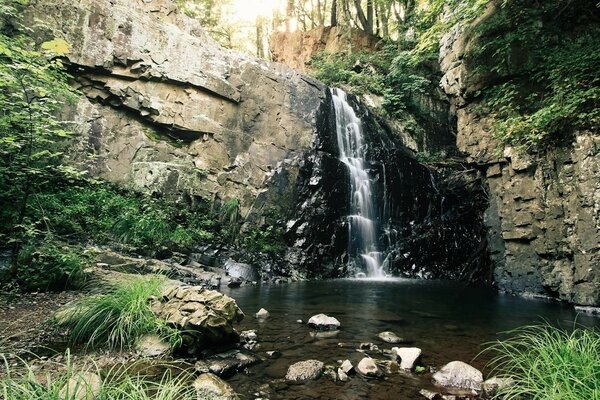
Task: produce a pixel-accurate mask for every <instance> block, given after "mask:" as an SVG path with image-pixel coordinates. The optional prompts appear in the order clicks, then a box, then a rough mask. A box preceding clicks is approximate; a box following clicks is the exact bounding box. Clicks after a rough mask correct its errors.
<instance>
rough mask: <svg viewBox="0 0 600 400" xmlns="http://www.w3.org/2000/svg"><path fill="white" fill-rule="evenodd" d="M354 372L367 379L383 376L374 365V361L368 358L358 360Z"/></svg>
mask: <svg viewBox="0 0 600 400" xmlns="http://www.w3.org/2000/svg"><path fill="white" fill-rule="evenodd" d="M356 371H357V372H358V373H359V374H361V375H363V376H366V377H368V378H378V377H380V376H381V375H383V373H382V372H381V370H380V369H379V367H378V366H377V364H375V361H374V360H373V359H372V358H369V357H365V358H363V359H362V360H360V362H359V363H358V365H357V366H356Z"/></svg>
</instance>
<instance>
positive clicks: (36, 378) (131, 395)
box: [0, 353, 197, 400]
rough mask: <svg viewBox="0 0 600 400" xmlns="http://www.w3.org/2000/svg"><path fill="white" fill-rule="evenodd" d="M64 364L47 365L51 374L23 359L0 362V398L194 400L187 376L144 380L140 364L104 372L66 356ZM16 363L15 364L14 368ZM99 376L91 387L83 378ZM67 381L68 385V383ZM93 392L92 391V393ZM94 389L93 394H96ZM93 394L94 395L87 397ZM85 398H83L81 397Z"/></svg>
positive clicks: (68, 355)
mask: <svg viewBox="0 0 600 400" xmlns="http://www.w3.org/2000/svg"><path fill="white" fill-rule="evenodd" d="M65 358H66V360H67V361H66V363H65V364H59V363H51V364H50V365H49V368H48V369H49V370H50V371H51V372H47V373H45V374H44V373H43V372H41V371H39V368H36V367H37V366H35V365H29V364H28V363H27V362H25V361H24V360H20V362H17V363H12V362H11V363H9V362H8V360H6V358H3V361H4V365H3V367H4V370H5V371H4V376H3V378H1V379H0V398H2V399H3V400H79V399H81V398H82V395H83V394H84V393H89V394H90V396H89V397H90V398H91V397H93V398H94V399H95V400H195V399H196V398H197V397H196V393H195V390H194V389H193V387H192V386H191V385H190V384H189V380H190V377H189V376H187V374H184V373H179V374H174V373H173V372H169V371H167V372H165V373H163V374H162V375H161V376H158V377H154V378H152V377H150V376H148V377H146V376H144V375H142V374H141V373H140V370H141V371H142V372H143V368H144V367H143V365H141V364H140V363H133V364H131V365H129V366H128V367H121V366H115V367H113V368H111V369H110V370H108V371H107V372H103V371H100V370H99V368H98V366H96V365H92V366H90V367H82V366H75V365H74V364H73V362H72V360H71V356H70V354H69V353H67V355H66V356H65ZM15 364H16V365H15ZM90 374H93V375H96V376H102V380H101V383H100V385H99V387H97V388H94V387H93V386H92V383H91V382H89V381H88V380H87V379H86V377H88V376H89V375H90ZM69 382H71V386H69V385H68V383H69ZM94 389H95V390H94ZM96 390H97V391H96ZM92 393H94V394H95V395H94V396H91V394H92ZM83 397H86V398H87V396H83Z"/></svg>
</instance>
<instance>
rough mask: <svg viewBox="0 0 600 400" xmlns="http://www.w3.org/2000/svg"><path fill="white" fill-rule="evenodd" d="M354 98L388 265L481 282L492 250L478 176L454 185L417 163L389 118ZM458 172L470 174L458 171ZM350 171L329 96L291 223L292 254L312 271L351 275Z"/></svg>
mask: <svg viewBox="0 0 600 400" xmlns="http://www.w3.org/2000/svg"><path fill="white" fill-rule="evenodd" d="M348 99H349V101H350V102H351V104H352V106H353V108H354V109H355V111H356V112H357V116H358V117H360V118H361V120H362V124H363V134H364V139H365V142H366V145H367V154H366V156H367V163H368V170H369V174H370V176H371V177H372V178H373V182H372V190H373V196H374V199H373V202H374V203H375V204H378V212H379V215H378V216H377V221H376V225H377V230H378V235H379V245H380V248H379V250H380V251H383V252H384V253H386V254H390V256H389V258H388V265H387V267H386V271H387V272H389V273H392V274H394V275H404V276H411V277H425V278H427V277H431V278H457V279H463V278H464V279H473V280H483V276H484V275H485V272H486V271H485V268H486V267H487V264H488V263H487V254H485V252H483V251H481V249H485V245H484V243H485V239H484V234H483V229H482V227H483V224H482V222H483V221H482V209H483V205H482V204H480V203H482V202H483V201H485V200H482V201H481V202H479V201H474V202H466V201H465V200H464V197H465V196H471V195H473V197H476V198H479V197H477V196H480V197H481V198H483V190H482V188H481V187H480V186H478V181H477V176H476V174H475V177H474V178H473V179H471V180H470V181H468V182H467V183H466V184H462V183H461V184H460V185H456V186H450V185H445V184H443V183H441V181H442V179H441V178H442V176H441V174H439V173H438V172H436V171H431V170H429V169H428V168H426V167H424V166H423V165H420V164H419V163H418V162H417V161H416V160H415V159H414V157H413V156H412V154H411V153H410V152H409V151H408V150H407V149H406V148H405V147H404V146H403V145H402V140H401V138H400V137H398V136H396V135H395V134H394V133H393V132H392V130H391V129H390V128H389V126H388V125H387V123H386V122H385V121H384V120H382V119H381V118H379V117H378V116H376V115H375V114H373V113H372V112H371V111H370V110H369V109H368V108H367V107H365V106H364V105H363V104H362V103H360V102H359V101H358V100H357V98H356V97H354V96H351V95H349V96H348ZM461 175H465V174H463V173H462V172H461ZM349 179H350V178H349V176H348V170H347V167H346V166H345V165H344V164H343V163H342V162H341V161H340V160H339V150H338V148H337V139H336V126H335V113H334V109H333V105H332V104H331V96H330V95H329V93H328V94H327V98H326V100H325V102H324V103H323V105H322V106H321V108H320V110H319V112H318V114H317V137H316V138H315V143H314V146H313V150H312V151H311V152H310V153H309V154H308V155H307V157H305V159H304V161H303V163H302V164H301V167H300V172H299V177H298V180H297V193H298V196H297V198H298V206H297V208H296V210H295V212H294V213H293V219H291V220H289V221H288V224H287V230H286V238H287V240H288V242H289V243H290V244H291V245H293V248H292V249H291V250H290V251H289V252H288V255H287V259H288V260H289V262H290V263H291V264H292V265H301V266H302V268H300V269H302V270H303V271H305V272H306V275H308V276H313V277H314V276H316V277H338V276H348V275H354V274H356V273H357V272H359V270H357V269H356V268H355V267H353V266H352V265H349V263H348V259H349V252H348V250H349V246H348V240H349V239H348V225H347V224H348V221H347V217H346V216H347V215H348V204H349V200H348V198H349Z"/></svg>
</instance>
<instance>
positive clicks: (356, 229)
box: [331, 89, 385, 278]
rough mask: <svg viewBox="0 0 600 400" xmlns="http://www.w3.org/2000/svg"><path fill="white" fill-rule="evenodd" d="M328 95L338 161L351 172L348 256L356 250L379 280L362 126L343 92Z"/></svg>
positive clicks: (381, 270)
mask: <svg viewBox="0 0 600 400" xmlns="http://www.w3.org/2000/svg"><path fill="white" fill-rule="evenodd" d="M331 95H332V97H333V105H334V109H335V122H336V130H337V141H338V148H339V150H340V160H341V161H342V162H343V163H344V164H345V165H346V166H347V167H348V170H349V172H350V215H349V216H348V218H349V243H350V246H353V247H355V248H350V254H354V252H355V251H356V254H357V255H359V256H360V259H362V260H360V259H359V260H356V262H357V263H359V265H363V266H364V270H365V271H366V275H367V276H368V277H369V278H382V277H384V276H385V273H384V272H383V269H382V262H381V253H380V252H379V250H378V246H377V229H376V226H375V223H376V222H375V217H376V214H375V212H376V209H375V206H374V204H373V192H372V189H371V178H370V177H369V174H368V172H367V170H366V169H365V152H366V145H365V143H364V140H363V132H362V123H361V120H360V118H358V117H357V116H356V113H355V112H354V109H353V108H352V106H351V105H350V104H349V103H348V101H347V96H346V93H345V92H344V91H343V90H341V89H331ZM361 261H362V262H361Z"/></svg>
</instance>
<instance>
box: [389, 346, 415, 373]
mask: <svg viewBox="0 0 600 400" xmlns="http://www.w3.org/2000/svg"><path fill="white" fill-rule="evenodd" d="M392 354H393V355H394V356H395V357H397V358H399V359H400V368H402V369H407V370H412V369H413V368H414V367H415V363H416V362H417V360H418V359H419V357H421V349H419V348H418V347H392Z"/></svg>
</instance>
